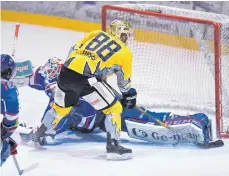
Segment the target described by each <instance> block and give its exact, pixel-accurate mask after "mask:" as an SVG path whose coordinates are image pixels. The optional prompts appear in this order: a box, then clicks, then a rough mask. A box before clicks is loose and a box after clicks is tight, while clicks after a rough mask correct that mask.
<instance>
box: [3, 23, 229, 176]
mask: <svg viewBox="0 0 229 176" xmlns="http://www.w3.org/2000/svg"><path fill="white" fill-rule="evenodd" d="M14 26H15V23H9V22H2V23H1V53H7V54H11V53H12V45H13V36H14ZM83 36H84V33H80V32H75V31H68V30H61V29H55V28H47V27H41V26H35V25H26V24H21V28H20V34H19V39H18V43H17V51H16V59H15V60H16V61H24V60H31V61H32V63H33V65H35V66H38V65H43V64H44V63H45V62H46V61H47V59H48V58H50V57H53V56H56V57H60V58H63V59H65V58H66V56H67V54H68V51H69V48H70V47H71V46H72V45H73V44H74V43H75V42H76V41H78V40H80V39H81V38H82V37H83ZM19 94H20V95H19V96H20V105H21V111H20V120H21V121H24V122H26V123H27V124H28V125H32V126H34V125H38V124H39V122H40V119H41V117H42V115H43V112H44V109H45V108H46V105H47V103H48V98H47V97H46V95H45V93H44V92H39V91H37V90H33V89H31V88H29V87H23V88H19ZM67 133H68V132H66V133H64V134H61V135H59V136H58V137H57V138H56V140H55V141H53V140H51V139H49V142H50V145H48V146H46V147H45V148H44V149H42V150H37V149H33V148H31V147H27V146H25V145H19V147H18V155H17V158H18V161H19V164H20V166H21V168H22V169H23V168H27V167H28V166H30V165H31V164H33V163H36V162H37V163H39V166H38V167H37V168H35V169H33V170H31V171H29V172H27V173H25V174H24V175H25V176H63V175H65V176H73V175H74V176H76V175H77V176H91V175H96V176H97V175H98V176H117V175H119V176H124V175H125V176H168V175H170V176H228V175H229V167H228V166H229V165H228V163H229V140H224V142H225V146H224V147H221V148H215V149H209V150H203V149H197V148H195V147H184V146H177V147H176V148H175V147H172V146H158V145H156V146H155V145H152V144H149V143H146V142H142V141H138V140H133V139H130V138H129V137H128V136H127V134H124V133H123V135H122V143H123V145H125V146H126V147H129V148H131V149H133V156H134V158H133V159H132V160H129V161H116V162H114V161H106V160H105V157H106V156H105V141H106V139H105V136H104V134H103V133H99V132H98V133H93V134H79V133H78V134H76V133H73V132H71V133H70V132H69V134H68V135H67ZM14 138H15V139H16V140H17V141H18V143H19V144H20V140H19V137H18V134H17V132H15V134H14ZM0 173H1V175H2V176H16V175H17V171H16V168H15V166H14V163H13V160H12V158H11V157H10V158H9V159H8V160H7V161H6V163H5V164H4V165H3V167H2V168H1V171H0Z"/></svg>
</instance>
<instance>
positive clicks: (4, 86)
mask: <svg viewBox="0 0 229 176" xmlns="http://www.w3.org/2000/svg"><path fill="white" fill-rule="evenodd" d="M1 86H2V89H5V90H9V89H12V88H16V86H15V84H14V83H13V82H12V81H8V80H5V79H1Z"/></svg>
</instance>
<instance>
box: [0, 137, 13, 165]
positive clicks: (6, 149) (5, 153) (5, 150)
mask: <svg viewBox="0 0 229 176" xmlns="http://www.w3.org/2000/svg"><path fill="white" fill-rule="evenodd" d="M0 144H1V157H0V159H1V162H0V166H2V165H3V163H4V162H5V161H6V160H7V158H8V157H9V156H10V155H16V154H17V143H16V142H15V141H14V140H13V139H12V138H10V137H9V138H7V139H1V142H0Z"/></svg>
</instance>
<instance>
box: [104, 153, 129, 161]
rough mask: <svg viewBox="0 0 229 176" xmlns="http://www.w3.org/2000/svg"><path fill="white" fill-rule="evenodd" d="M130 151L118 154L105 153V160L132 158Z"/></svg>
mask: <svg viewBox="0 0 229 176" xmlns="http://www.w3.org/2000/svg"><path fill="white" fill-rule="evenodd" d="M132 157H133V156H132V153H125V154H122V155H119V154H117V153H107V158H106V159H107V160H108V161H119V160H129V159H132Z"/></svg>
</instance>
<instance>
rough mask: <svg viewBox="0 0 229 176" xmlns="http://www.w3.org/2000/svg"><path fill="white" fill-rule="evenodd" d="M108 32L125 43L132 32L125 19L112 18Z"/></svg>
mask: <svg viewBox="0 0 229 176" xmlns="http://www.w3.org/2000/svg"><path fill="white" fill-rule="evenodd" d="M109 33H110V34H111V35H113V36H115V37H117V38H119V39H120V40H121V41H122V42H124V43H126V42H127V40H128V38H130V37H131V35H132V33H133V32H132V26H131V25H130V24H129V23H128V22H126V21H122V20H114V21H112V22H111V25H110V30H109Z"/></svg>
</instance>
